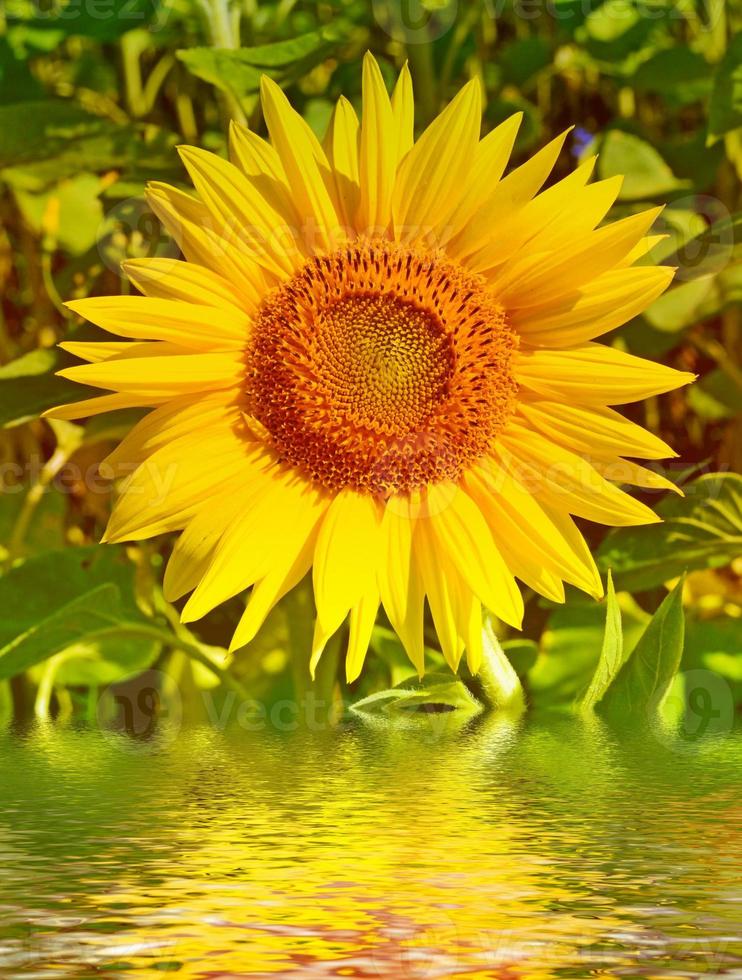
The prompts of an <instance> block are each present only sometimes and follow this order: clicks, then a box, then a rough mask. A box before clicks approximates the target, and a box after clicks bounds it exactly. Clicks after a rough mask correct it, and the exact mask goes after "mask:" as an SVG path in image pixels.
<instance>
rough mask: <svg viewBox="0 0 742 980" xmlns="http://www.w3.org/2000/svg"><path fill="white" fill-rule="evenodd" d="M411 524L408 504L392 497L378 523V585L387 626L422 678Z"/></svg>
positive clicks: (419, 600)
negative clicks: (391, 629) (389, 626)
mask: <svg viewBox="0 0 742 980" xmlns="http://www.w3.org/2000/svg"><path fill="white" fill-rule="evenodd" d="M414 524H415V522H414V518H413V515H412V513H411V511H410V507H409V502H408V500H407V499H406V498H405V497H404V496H398V497H392V498H391V499H390V500H389V501H388V502H387V504H386V507H385V509H384V516H383V518H382V521H381V559H380V561H379V570H378V581H379V591H380V595H381V601H382V603H383V605H384V609H385V610H386V614H387V616H388V617H389V622H390V623H391V624H392V627H393V628H394V631H395V632H396V633H397V635H398V636H399V638H400V640H401V641H402V644H403V646H404V648H405V650H406V652H407V656H408V657H409V658H410V660H411V661H412V663H413V664H414V665H415V668H416V669H417V672H418V674H419V675H420V676H422V674H423V672H424V669H425V649H424V642H423V600H424V594H423V590H422V582H421V581H420V576H419V574H418V572H417V571H416V567H415V560H414V554H413V550H412V538H413V533H414Z"/></svg>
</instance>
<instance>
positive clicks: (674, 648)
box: [598, 579, 685, 722]
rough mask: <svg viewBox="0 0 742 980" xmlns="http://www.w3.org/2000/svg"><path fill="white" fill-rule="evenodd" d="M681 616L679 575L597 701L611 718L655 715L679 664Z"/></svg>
mask: <svg viewBox="0 0 742 980" xmlns="http://www.w3.org/2000/svg"><path fill="white" fill-rule="evenodd" d="M684 634H685V616H684V613H683V579H681V580H680V581H679V582H678V584H677V585H676V586H675V588H674V589H673V590H672V592H671V593H670V594H669V595H668V596H666V597H665V599H664V600H663V602H662V604H661V605H660V607H659V609H658V610H657V612H656V613H655V614H654V616H653V617H652V619H651V620H650V622H649V624H648V625H647V628H646V630H645V631H644V633H643V634H642V636H641V638H640V639H639V642H638V643H637V644H636V647H635V648H634V650H633V652H632V653H631V655H630V656H629V657H628V659H627V660H626V662H625V663H624V665H623V667H622V668H621V669H620V671H619V672H618V675H617V676H616V677H615V679H614V680H613V681H612V682H611V684H610V685H609V687H608V689H607V691H606V693H605V695H604V696H603V698H602V699H601V701H600V702H599V704H598V710H599V711H600V712H601V714H604V715H606V716H608V717H610V718H611V719H613V720H615V721H620V722H632V721H647V720H651V718H652V717H654V716H656V715H657V713H658V711H659V709H660V707H661V706H662V702H663V700H664V698H665V696H666V695H667V692H668V691H669V689H670V685H671V684H672V681H673V678H674V677H675V675H676V674H677V672H678V670H679V668H680V661H681V658H682V655H683V639H684Z"/></svg>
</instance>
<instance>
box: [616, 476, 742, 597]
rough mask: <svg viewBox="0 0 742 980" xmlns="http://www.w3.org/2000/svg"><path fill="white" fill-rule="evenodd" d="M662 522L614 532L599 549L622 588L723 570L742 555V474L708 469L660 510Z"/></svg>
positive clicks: (636, 588)
mask: <svg viewBox="0 0 742 980" xmlns="http://www.w3.org/2000/svg"><path fill="white" fill-rule="evenodd" d="M656 511H657V513H658V514H659V515H660V517H662V518H663V523H662V524H652V525H650V526H649V527H627V528H619V529H617V530H615V531H612V532H611V533H610V534H609V535H608V536H607V537H606V539H605V540H604V541H603V543H602V545H601V546H600V548H599V549H598V565H599V567H601V568H602V569H605V570H607V569H608V568H611V569H612V570H613V574H614V576H615V579H616V585H617V587H618V588H619V589H627V590H628V591H630V592H636V591H641V590H645V589H651V588H654V587H655V586H657V585H661V584H662V583H663V582H667V581H668V580H669V579H672V578H676V577H677V576H678V575H681V574H682V573H683V572H685V571H691V570H693V569H698V568H718V567H721V566H723V565H727V564H729V562H730V561H732V560H733V559H735V558H737V557H738V556H739V555H740V553H742V476H739V475H738V474H736V473H708V474H706V475H705V476H702V477H700V478H699V479H698V480H695V481H694V482H693V483H691V484H689V485H688V486H687V487H685V497H675V496H673V497H670V498H667V499H665V500H663V501H662V502H661V503H660V504H659V506H658V507H657V508H656Z"/></svg>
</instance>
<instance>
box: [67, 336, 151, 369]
mask: <svg viewBox="0 0 742 980" xmlns="http://www.w3.org/2000/svg"><path fill="white" fill-rule="evenodd" d="M57 346H58V347H60V348H61V349H62V350H66V351H67V353H68V354H72V355H73V356H74V357H79V358H80V360H81V361H87V362H88V363H89V364H93V363H96V364H97V362H98V361H107V360H108V358H109V357H120V356H121V355H122V354H126V353H127V352H128V351H131V350H132V348H134V347H137V346H138V344H132V343H129V341H126V340H96V341H93V342H92V343H85V342H82V341H76V340H66V341H64V342H63V343H61V344H57Z"/></svg>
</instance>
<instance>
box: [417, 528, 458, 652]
mask: <svg viewBox="0 0 742 980" xmlns="http://www.w3.org/2000/svg"><path fill="white" fill-rule="evenodd" d="M413 545H414V548H415V563H416V566H417V568H418V569H419V574H420V576H421V578H422V583H423V588H424V589H425V593H426V595H427V597H428V605H429V606H430V612H431V614H432V616H433V625H434V626H435V631H436V634H437V636H438V642H439V643H440V645H441V650H442V651H443V656H444V657H445V658H446V663H447V664H448V665H449V667H450V668H451V670H458V667H459V661H460V660H461V654H462V653H463V651H464V646H465V641H464V639H463V635H462V634H463V633H465V631H466V625H467V621H466V616H465V615H464V614H462V612H461V603H460V601H459V595H458V586H459V576H458V573H457V572H456V570H455V569H452V568H450V567H449V566H450V562H449V560H448V558H449V556H448V555H447V554H445V553H444V552H443V551H442V549H441V546H440V544H439V542H438V540H437V538H436V537H435V535H434V534H433V530H432V527H431V522H430V521H429V520H421V521H420V522H419V523H418V524H417V526H416V528H415V536H414V539H413Z"/></svg>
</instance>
